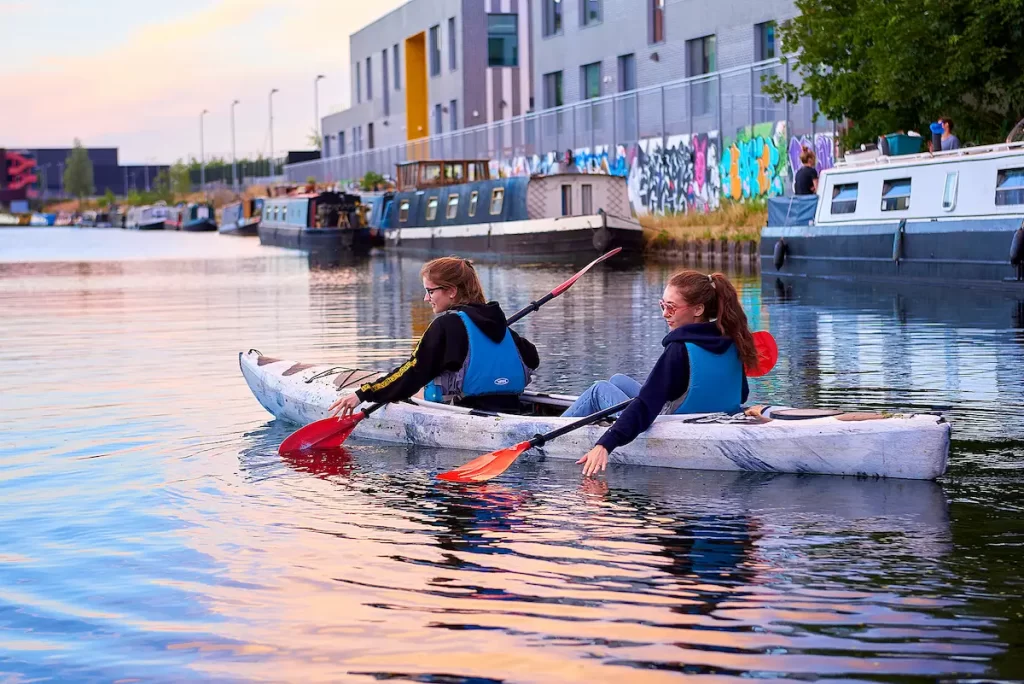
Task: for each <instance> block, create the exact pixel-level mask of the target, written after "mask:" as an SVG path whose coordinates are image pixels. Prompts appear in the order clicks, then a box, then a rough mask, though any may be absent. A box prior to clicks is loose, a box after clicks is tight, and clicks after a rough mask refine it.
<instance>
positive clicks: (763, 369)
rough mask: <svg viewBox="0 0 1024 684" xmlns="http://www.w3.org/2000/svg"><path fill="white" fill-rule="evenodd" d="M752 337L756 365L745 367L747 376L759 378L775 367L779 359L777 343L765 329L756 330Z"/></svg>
mask: <svg viewBox="0 0 1024 684" xmlns="http://www.w3.org/2000/svg"><path fill="white" fill-rule="evenodd" d="M752 337H753V338H754V348H755V349H756V350H757V366H755V367H754V368H747V369H746V370H747V377H748V378H759V377H761V376H762V375H767V374H768V373H769V372H770V371H771V369H772V368H775V364H776V362H778V360H779V345H778V344H776V343H775V338H774V337H772V334H771V333H770V332H768V331H767V330H758V331H757V332H756V333H754V334H753V335H752Z"/></svg>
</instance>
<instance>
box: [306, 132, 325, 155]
mask: <svg viewBox="0 0 1024 684" xmlns="http://www.w3.org/2000/svg"><path fill="white" fill-rule="evenodd" d="M306 144H307V145H309V146H310V147H312V148H313V149H314V150H319V149H321V146H322V145H323V140H321V139H320V131H318V130H316V129H315V128H310V129H309V133H307V134H306Z"/></svg>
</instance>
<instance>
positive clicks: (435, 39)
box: [430, 24, 441, 76]
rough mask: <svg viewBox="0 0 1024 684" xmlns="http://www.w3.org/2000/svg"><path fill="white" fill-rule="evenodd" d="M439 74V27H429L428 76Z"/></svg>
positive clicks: (436, 25) (438, 25) (437, 25)
mask: <svg viewBox="0 0 1024 684" xmlns="http://www.w3.org/2000/svg"><path fill="white" fill-rule="evenodd" d="M440 73H441V25H440V24H435V25H434V26H431V27H430V75H431V76H437V75H438V74H440Z"/></svg>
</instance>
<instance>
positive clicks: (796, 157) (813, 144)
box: [789, 133, 835, 176]
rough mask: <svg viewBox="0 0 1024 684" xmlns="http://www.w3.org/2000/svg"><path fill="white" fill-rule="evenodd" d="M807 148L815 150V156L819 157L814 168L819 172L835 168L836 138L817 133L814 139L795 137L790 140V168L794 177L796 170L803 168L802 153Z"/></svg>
mask: <svg viewBox="0 0 1024 684" xmlns="http://www.w3.org/2000/svg"><path fill="white" fill-rule="evenodd" d="M805 146H806V147H809V148H811V149H812V150H814V155H815V157H817V162H816V163H815V165H814V166H815V168H816V169H818V171H824V170H825V169H831V168H832V167H833V166H835V157H834V154H835V152H834V150H835V138H833V137H832V134H831V133H816V134H815V135H814V138H813V139H812V138H810V137H809V136H806V135H802V136H799V137H798V136H795V135H794V136H793V137H792V138H790V139H789V168H790V170H791V171H792V172H793V175H794V176H796V170H797V169H799V168H800V167H801V166H802V164H801V163H800V152H801V150H802V149H803V148H804V147H805Z"/></svg>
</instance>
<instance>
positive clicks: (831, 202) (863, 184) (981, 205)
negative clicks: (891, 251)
mask: <svg viewBox="0 0 1024 684" xmlns="http://www.w3.org/2000/svg"><path fill="white" fill-rule="evenodd" d="M855 156H856V155H850V157H849V158H848V160H847V161H842V162H839V163H838V164H837V165H836V166H835V167H834V168H831V169H828V170H825V171H822V172H821V177H820V178H819V180H818V193H817V194H818V207H817V210H816V213H815V220H814V223H815V225H818V226H829V225H835V226H842V225H850V224H864V223H891V222H893V221H900V220H903V219H906V220H909V221H929V220H937V221H942V220H961V219H983V218H1004V219H1005V218H1011V217H1018V216H1019V217H1024V143H1011V144H1001V145H988V146H984V147H968V148H963V149H960V150H954V151H950V152H939V153H935V154H930V153H924V154H913V155H905V156H875V157H873V158H870V159H865V160H854V158H855Z"/></svg>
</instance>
